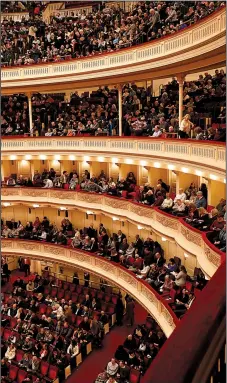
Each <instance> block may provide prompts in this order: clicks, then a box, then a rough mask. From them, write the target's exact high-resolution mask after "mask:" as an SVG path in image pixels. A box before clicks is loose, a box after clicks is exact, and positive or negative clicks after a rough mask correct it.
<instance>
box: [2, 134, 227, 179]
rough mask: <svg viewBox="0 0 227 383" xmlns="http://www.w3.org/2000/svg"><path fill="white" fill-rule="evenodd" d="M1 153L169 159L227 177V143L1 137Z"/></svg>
mask: <svg viewBox="0 0 227 383" xmlns="http://www.w3.org/2000/svg"><path fill="white" fill-rule="evenodd" d="M1 150H2V156H3V158H4V156H5V155H9V154H20V155H21V154H28V153H29V154H37V152H39V153H45V154H48V153H54V152H56V153H58V154H66V153H68V151H69V150H70V154H74V153H75V154H76V153H77V154H80V153H81V154H83V155H84V154H85V153H86V154H88V155H89V154H90V155H100V153H102V154H103V155H104V154H105V155H106V157H109V156H114V155H116V156H119V155H120V156H122V155H123V156H124V155H127V156H130V157H132V158H133V157H134V156H138V158H139V159H141V158H142V157H141V156H143V159H146V158H145V157H147V158H150V159H151V158H159V159H166V160H167V163H168V164H169V162H170V161H171V163H173V162H179V161H180V162H184V163H188V165H196V166H197V167H199V168H200V169H201V168H205V169H206V168H207V169H208V170H210V171H216V172H220V174H221V175H222V176H225V159H226V153H225V143H221V142H213V141H196V140H177V139H159V138H147V137H146V138H145V137H127V138H126V137H125V138H124V137H123V138H122V137H61V138H60V137H35V138H34V137H21V138H20V139H18V138H17V137H10V138H9V137H2V140H1Z"/></svg>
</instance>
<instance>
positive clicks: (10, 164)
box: [2, 160, 18, 177]
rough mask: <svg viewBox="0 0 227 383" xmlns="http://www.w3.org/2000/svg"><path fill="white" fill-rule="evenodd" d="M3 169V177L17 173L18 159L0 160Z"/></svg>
mask: <svg viewBox="0 0 227 383" xmlns="http://www.w3.org/2000/svg"><path fill="white" fill-rule="evenodd" d="M2 167H3V169H4V172H3V173H4V177H9V176H10V175H11V174H18V161H11V160H4V161H2Z"/></svg>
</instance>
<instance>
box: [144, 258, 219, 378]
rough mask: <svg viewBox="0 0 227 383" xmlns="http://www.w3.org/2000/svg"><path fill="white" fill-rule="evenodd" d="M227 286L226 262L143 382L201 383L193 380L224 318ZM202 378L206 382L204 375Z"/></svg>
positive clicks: (156, 359) (153, 363)
mask: <svg viewBox="0 0 227 383" xmlns="http://www.w3.org/2000/svg"><path fill="white" fill-rule="evenodd" d="M225 285H226V263H225V262H224V263H223V264H222V265H221V266H220V267H219V269H218V270H217V272H216V273H215V275H214V276H213V277H212V279H211V280H210V281H209V283H208V284H207V285H206V287H205V288H204V289H203V291H202V293H201V294H200V295H199V297H198V298H197V299H195V302H194V303H193V305H192V306H191V308H190V310H189V311H188V312H187V313H186V314H185V315H184V317H183V319H182V320H181V321H180V323H179V325H178V326H177V331H174V333H173V334H172V335H171V337H170V338H169V339H168V342H166V343H165V344H164V346H163V347H162V349H161V350H160V352H159V354H158V355H157V357H156V358H155V360H154V361H153V362H152V369H151V370H148V371H147V373H146V377H145V380H144V383H157V382H158V383H166V377H167V376H168V381H169V382H177V383H185V382H195V383H200V382H201V380H200V381H199V380H197V381H194V380H193V378H194V376H196V372H197V371H198V370H199V366H200V361H201V359H203V357H204V355H205V353H206V350H208V348H209V346H210V344H211V342H212V340H213V339H215V333H216V332H217V330H218V328H219V326H220V325H221V323H222V319H223V317H224V316H225V307H226V294H225V293H226V290H225ZM208 302H209V303H208ZM173 350H177V351H176V352H173ZM179 353H180V354H179ZM185 361H187V363H185ZM209 363H210V360H207V364H206V367H205V368H206V369H209V368H210V367H211V366H210V365H209ZM202 378H203V381H204V382H205V381H206V379H204V376H203V377H202Z"/></svg>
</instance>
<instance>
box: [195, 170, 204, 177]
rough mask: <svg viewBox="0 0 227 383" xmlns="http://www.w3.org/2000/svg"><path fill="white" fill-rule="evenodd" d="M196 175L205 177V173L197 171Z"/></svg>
mask: <svg viewBox="0 0 227 383" xmlns="http://www.w3.org/2000/svg"><path fill="white" fill-rule="evenodd" d="M195 174H196V175H197V176H202V175H203V172H201V170H196V171H195Z"/></svg>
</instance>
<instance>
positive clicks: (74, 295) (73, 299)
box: [71, 293, 78, 303]
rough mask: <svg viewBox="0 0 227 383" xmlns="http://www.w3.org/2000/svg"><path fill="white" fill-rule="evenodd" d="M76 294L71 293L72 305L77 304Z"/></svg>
mask: <svg viewBox="0 0 227 383" xmlns="http://www.w3.org/2000/svg"><path fill="white" fill-rule="evenodd" d="M77 298H78V294H77V293H72V296H71V299H72V302H73V303H76V302H77Z"/></svg>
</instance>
